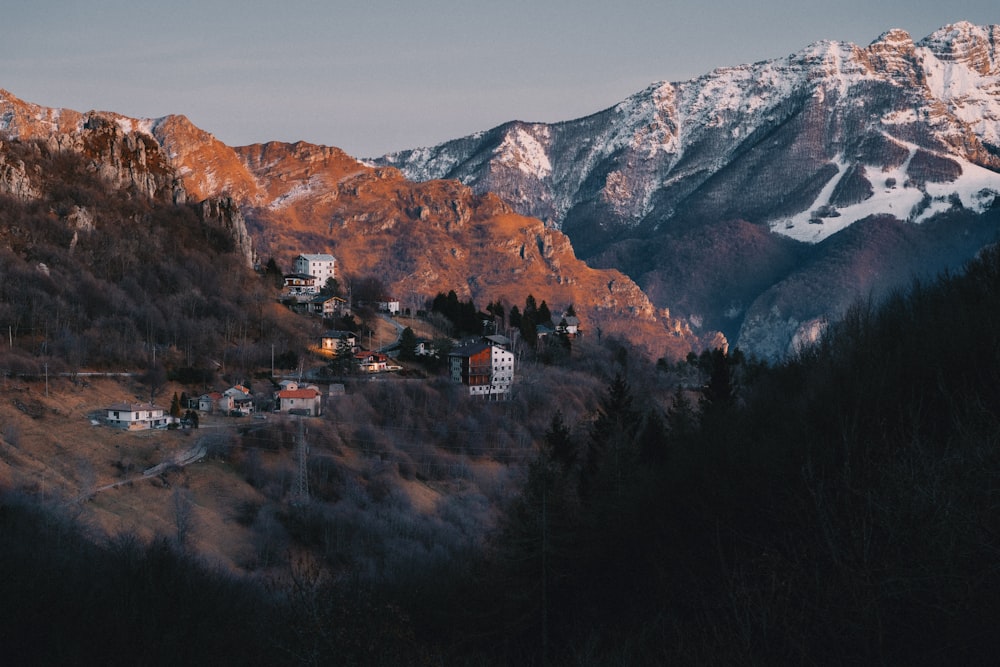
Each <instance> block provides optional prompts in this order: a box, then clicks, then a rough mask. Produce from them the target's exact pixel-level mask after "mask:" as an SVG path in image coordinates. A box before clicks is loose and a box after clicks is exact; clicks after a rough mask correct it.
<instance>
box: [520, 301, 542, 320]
mask: <svg viewBox="0 0 1000 667" xmlns="http://www.w3.org/2000/svg"><path fill="white" fill-rule="evenodd" d="M537 314H538V303H537V302H536V301H535V296H534V295H533V294H529V295H528V298H527V299H525V300H524V312H523V313H521V315H523V316H525V317H527V316H529V315H531V316H532V317H534V316H535V315H537ZM535 321H536V322H537V320H535Z"/></svg>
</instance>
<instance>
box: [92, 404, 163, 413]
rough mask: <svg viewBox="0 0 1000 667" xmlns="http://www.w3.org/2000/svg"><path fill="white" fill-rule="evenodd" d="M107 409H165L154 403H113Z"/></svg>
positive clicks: (135, 410) (121, 410) (137, 410)
mask: <svg viewBox="0 0 1000 667" xmlns="http://www.w3.org/2000/svg"><path fill="white" fill-rule="evenodd" d="M106 409H107V410H117V411H119V412H139V411H140V410H163V408H161V407H160V406H159V405H156V404H154V403H112V404H111V405H109V406H108V407H107V408H106Z"/></svg>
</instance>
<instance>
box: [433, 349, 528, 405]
mask: <svg viewBox="0 0 1000 667" xmlns="http://www.w3.org/2000/svg"><path fill="white" fill-rule="evenodd" d="M448 363H449V367H450V369H451V379H452V380H453V381H455V382H461V383H462V384H464V385H465V386H467V387H468V388H469V394H470V395H471V396H479V397H482V398H486V399H492V400H502V399H505V398H508V397H509V396H510V389H511V386H512V385H513V384H514V355H513V354H512V353H511V352H508V351H507V350H505V349H503V348H502V347H500V346H498V345H491V344H489V343H473V344H472V345H466V346H464V347H460V348H458V349H456V350H453V351H452V352H450V353H449V354H448Z"/></svg>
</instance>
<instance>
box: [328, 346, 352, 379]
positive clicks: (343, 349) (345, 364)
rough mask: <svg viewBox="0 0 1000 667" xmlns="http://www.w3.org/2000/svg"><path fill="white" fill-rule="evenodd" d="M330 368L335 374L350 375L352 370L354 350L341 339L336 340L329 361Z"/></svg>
mask: <svg viewBox="0 0 1000 667" xmlns="http://www.w3.org/2000/svg"><path fill="white" fill-rule="evenodd" d="M330 370H332V371H333V372H334V373H335V374H337V375H350V374H351V373H353V372H354V351H353V350H351V346H350V345H348V344H347V343H346V342H345V341H343V340H338V341H337V350H336V352H335V354H334V356H333V359H332V360H331V361H330Z"/></svg>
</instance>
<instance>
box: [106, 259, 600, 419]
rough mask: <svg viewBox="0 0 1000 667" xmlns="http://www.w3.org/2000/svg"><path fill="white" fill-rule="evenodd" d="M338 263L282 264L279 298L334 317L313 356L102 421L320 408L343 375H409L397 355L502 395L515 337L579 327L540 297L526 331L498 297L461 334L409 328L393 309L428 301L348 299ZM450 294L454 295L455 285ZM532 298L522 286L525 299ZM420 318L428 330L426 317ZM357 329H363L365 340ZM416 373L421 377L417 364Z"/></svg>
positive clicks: (541, 338) (559, 336) (414, 317)
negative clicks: (282, 371) (384, 333)
mask: <svg viewBox="0 0 1000 667" xmlns="http://www.w3.org/2000/svg"><path fill="white" fill-rule="evenodd" d="M336 264H337V260H336V258H335V257H334V256H333V255H330V254H326V253H318V254H308V253H303V254H299V255H298V256H297V257H296V258H295V259H294V261H293V267H292V268H293V270H292V272H291V273H284V274H281V290H280V294H279V296H278V297H277V298H278V300H279V301H280V302H281V303H282V304H284V305H285V306H287V307H288V308H289V309H291V310H293V311H294V312H296V313H298V314H300V315H301V316H302V317H308V318H319V319H321V320H322V322H323V323H324V324H328V323H329V324H333V325H339V327H340V328H324V330H323V332H322V333H321V334H320V335H319V337H318V339H317V340H315V341H313V344H312V345H311V346H310V350H309V351H310V353H311V358H312V360H313V363H312V364H310V365H309V366H308V367H307V364H306V361H304V360H300V364H299V368H298V370H297V372H295V373H293V374H288V375H279V374H277V373H276V369H275V367H274V361H273V359H272V367H271V372H270V381H269V382H268V383H267V384H268V386H267V387H266V388H260V387H254V388H251V387H252V385H253V383H252V382H251V381H250V380H249V379H247V380H244V381H242V382H237V383H235V384H232V385H231V386H220V387H215V388H212V389H210V390H208V391H205V392H204V393H201V394H198V395H193V396H192V395H188V394H187V393H182V394H181V395H177V394H175V395H174V396H173V397H172V400H171V403H170V406H169V407H164V406H162V405H157V404H155V403H154V402H152V401H149V402H134V401H122V402H119V403H114V404H111V405H108V406H107V408H106V409H105V410H104V411H102V412H103V414H102V416H101V420H100V421H101V423H103V424H105V425H107V426H110V427H113V428H118V429H123V430H129V431H132V430H147V429H173V428H181V429H186V428H197V427H198V424H199V419H200V416H202V415H214V416H224V417H254V418H257V419H266V418H267V415H268V414H269V413H272V414H284V415H292V416H298V417H318V416H321V415H322V414H323V404H324V401H325V400H333V399H335V397H336V396H338V395H342V394H344V393H345V384H344V382H343V379H344V378H345V377H358V376H368V377H370V378H372V379H375V378H376V377H382V376H384V377H391V376H393V375H396V376H397V377H413V375H412V374H409V373H408V371H409V370H410V369H409V368H407V366H404V365H403V364H409V365H411V366H413V365H416V366H424V367H427V366H431V367H435V368H439V369H441V370H443V371H444V372H445V373H446V374H447V376H448V377H449V378H450V379H451V381H453V382H455V383H457V384H462V385H464V386H466V387H467V388H468V393H469V396H471V397H473V398H477V399H480V400H486V401H504V400H507V399H509V398H510V396H511V392H512V391H513V388H514V384H515V376H516V374H515V366H516V364H517V360H518V359H519V357H520V351H519V349H518V346H519V344H521V343H523V342H524V341H525V340H526V337H527V336H531V337H532V339H533V340H530V342H531V344H532V347H534V346H535V345H537V344H539V343H543V344H544V343H547V342H548V341H549V340H555V341H560V342H561V344H562V345H563V346H565V347H566V349H568V348H569V346H570V344H571V343H570V341H572V340H574V339H576V338H578V337H580V336H582V330H581V326H580V319H579V317H577V315H576V312H575V311H574V310H573V307H572V306H569V308H568V309H567V311H566V312H565V313H564V314H563V315H562V316H561V317H559V319H558V323H557V324H553V321H552V320H553V318H552V317H551V314H550V313H549V311H548V307H547V305H546V303H545V302H544V301H543V302H542V303H541V307H540V309H539V312H540V316H539V317H538V323H537V324H535V323H534V322H533V323H532V325H531V330H530V331H528V330H527V329H526V328H524V327H517V328H512V327H510V326H507V327H502V326H501V325H499V324H498V320H499V321H501V322H504V320H505V318H504V313H503V312H502V307H501V306H499V305H496V306H494V305H493V304H491V305H490V307H489V308H488V309H487V310H488V311H489V312H487V313H473V317H471V318H469V317H467V318H466V319H467V320H472V321H473V322H474V324H473V325H472V326H469V325H468V324H466V325H465V327H464V328H465V329H466V331H463V333H466V334H468V333H469V332H468V331H467V329H478V333H477V334H474V335H465V336H464V337H459V338H455V337H451V336H435V337H433V338H432V337H422V336H417V335H416V334H415V333H414V331H413V328H412V326H404V324H402V323H401V322H400V319H402V318H406V319H408V320H409V322H410V323H411V324H416V323H417V322H419V321H421V318H423V317H425V316H426V315H427V314H428V313H427V311H425V310H418V311H417V312H416V313H414V312H413V311H412V310H411V309H410V308H405V309H403V308H401V307H400V302H399V300H398V299H394V298H391V297H390V296H387V295H385V294H382V293H379V294H375V295H374V297H375V298H369V299H354V298H352V294H351V292H350V290H348V293H347V295H346V296H345V295H343V292H342V289H341V287H340V283H339V282H338V278H337V270H336ZM270 269H271V270H272V271H273V270H275V269H276V267H275V266H273V265H272V266H271V267H270ZM365 296H366V297H371V296H373V295H370V294H366V295H365ZM441 296H443V295H440V296H439V298H438V299H440V298H441ZM448 298H452V300H453V301H456V302H457V297H454V292H452V293H451V294H449V295H448ZM446 300H447V298H446ZM436 301H437V300H436ZM533 301H534V298H533V297H530V296H529V303H533ZM469 305H471V304H466V306H469ZM466 310H468V308H466ZM473 310H474V309H473ZM526 310H527V309H526ZM358 311H366V312H367V313H369V314H374V316H375V317H377V318H380V319H381V320H383V321H385V322H387V323H389V324H390V325H391V329H392V331H394V333H395V337H394V338H393V339H392V340H390V341H388V342H386V343H385V344H382V341H381V339H378V340H377V344H375V342H373V340H372V335H373V327H370V326H369V327H364V326H362V324H361V323H359V322H358V321H357V320H356V319H355V314H356V313H357V312H358ZM516 312H517V308H516V306H515V307H514V308H512V309H511V313H510V315H511V319H514V315H515V313H516ZM504 323H506V322H504ZM508 324H509V323H508ZM425 328H427V329H428V330H434V327H433V326H430V327H425ZM362 329H366V331H365V333H366V334H367V343H368V344H367V345H365V342H366V341H365V335H364V334H363V333H362ZM420 376H423V377H426V375H423V374H422V373H421V374H420Z"/></svg>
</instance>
